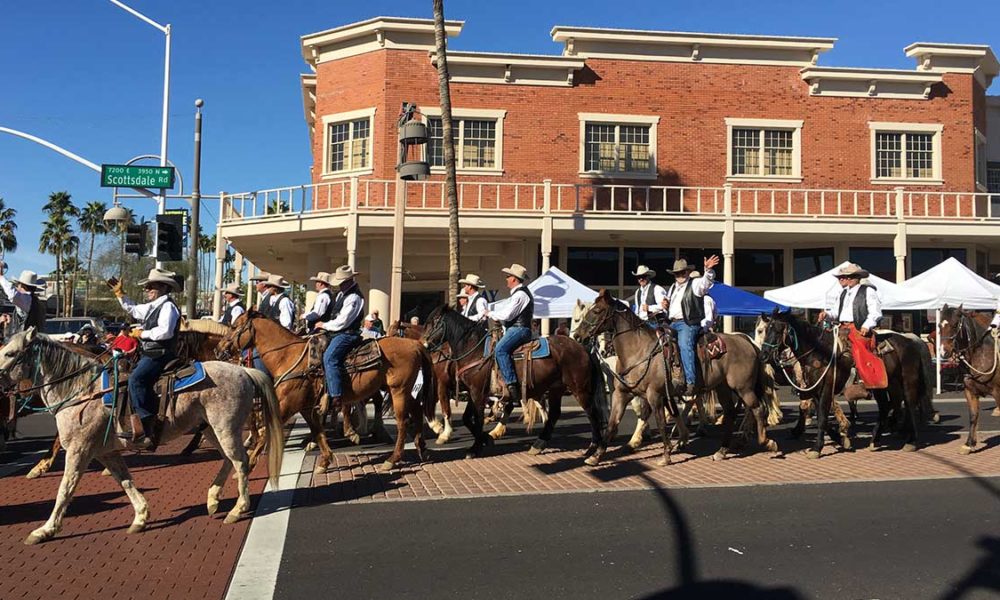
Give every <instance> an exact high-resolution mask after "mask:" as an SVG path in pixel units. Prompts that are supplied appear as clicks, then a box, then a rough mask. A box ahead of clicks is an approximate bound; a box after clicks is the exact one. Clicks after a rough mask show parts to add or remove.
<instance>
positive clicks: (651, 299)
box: [632, 283, 656, 310]
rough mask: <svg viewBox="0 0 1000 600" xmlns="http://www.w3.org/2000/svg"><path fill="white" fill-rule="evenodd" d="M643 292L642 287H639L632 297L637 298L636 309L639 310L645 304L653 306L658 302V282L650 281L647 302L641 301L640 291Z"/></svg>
mask: <svg viewBox="0 0 1000 600" xmlns="http://www.w3.org/2000/svg"><path fill="white" fill-rule="evenodd" d="M640 292H642V288H639V289H637V290H636V291H635V293H634V294H632V297H633V298H635V299H636V304H635V309H636V310H639V307H640V306H642V305H643V304H645V305H647V306H653V305H655V304H656V284H655V283H650V284H649V286H648V289H647V290H646V299H645V302H640V300H641V298H639V293H640Z"/></svg>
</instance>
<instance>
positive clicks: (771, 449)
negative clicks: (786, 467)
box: [764, 440, 778, 454]
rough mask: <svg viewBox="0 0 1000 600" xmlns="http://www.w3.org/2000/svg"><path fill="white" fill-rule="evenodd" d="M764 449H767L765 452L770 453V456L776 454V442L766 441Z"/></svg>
mask: <svg viewBox="0 0 1000 600" xmlns="http://www.w3.org/2000/svg"><path fill="white" fill-rule="evenodd" d="M764 447H765V448H767V451H768V452H770V453H771V454H777V453H778V442H776V441H774V440H767V443H765V444H764Z"/></svg>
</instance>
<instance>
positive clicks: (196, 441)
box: [181, 423, 208, 456]
mask: <svg viewBox="0 0 1000 600" xmlns="http://www.w3.org/2000/svg"><path fill="white" fill-rule="evenodd" d="M206 427H208V423H202V424H201V425H198V427H197V428H196V429H195V430H194V435H193V436H191V441H190V442H188V445H187V446H184V449H183V450H181V456H191V455H192V454H194V451H195V450H197V449H198V446H201V437H202V435H201V432H203V431H205V428H206Z"/></svg>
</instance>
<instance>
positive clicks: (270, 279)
mask: <svg viewBox="0 0 1000 600" xmlns="http://www.w3.org/2000/svg"><path fill="white" fill-rule="evenodd" d="M264 285H266V286H271V287H276V288H280V289H283V290H284V289H288V282H287V281H285V278H284V277H282V276H281V275H268V276H267V280H266V281H265V282H264Z"/></svg>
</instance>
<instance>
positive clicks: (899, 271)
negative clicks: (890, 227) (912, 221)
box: [892, 223, 907, 283]
mask: <svg viewBox="0 0 1000 600" xmlns="http://www.w3.org/2000/svg"><path fill="white" fill-rule="evenodd" d="M906 245H907V244H906V223H898V224H897V225H896V236H895V237H894V238H893V240H892V248H893V254H894V255H895V256H896V283H903V282H904V281H906Z"/></svg>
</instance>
